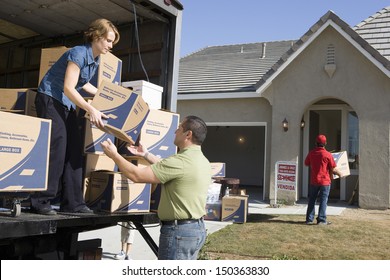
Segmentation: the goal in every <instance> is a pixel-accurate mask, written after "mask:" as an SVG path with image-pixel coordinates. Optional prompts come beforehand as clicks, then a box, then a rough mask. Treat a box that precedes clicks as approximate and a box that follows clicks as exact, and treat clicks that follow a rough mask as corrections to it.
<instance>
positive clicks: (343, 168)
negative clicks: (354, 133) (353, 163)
mask: <svg viewBox="0 0 390 280" xmlns="http://www.w3.org/2000/svg"><path fill="white" fill-rule="evenodd" d="M332 156H333V159H334V161H335V162H336V164H337V167H336V168H337V169H338V170H339V171H340V172H341V173H342V176H341V177H346V176H348V175H350V174H351V172H350V170H349V162H348V155H347V152H346V151H341V152H338V153H332ZM336 178H339V176H338V175H335V174H334V175H333V179H336Z"/></svg>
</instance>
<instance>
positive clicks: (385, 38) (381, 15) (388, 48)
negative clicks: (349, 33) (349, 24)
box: [353, 6, 390, 60]
mask: <svg viewBox="0 0 390 280" xmlns="http://www.w3.org/2000/svg"><path fill="white" fill-rule="evenodd" d="M353 29H354V30H355V31H356V32H357V33H358V34H359V35H360V36H361V37H362V38H363V39H365V40H366V41H367V42H368V43H369V44H370V45H371V46H372V47H374V48H375V49H377V50H378V51H379V53H380V54H382V55H383V56H384V57H386V58H387V59H389V60H390V6H389V7H386V8H383V9H382V10H380V11H379V12H377V13H375V14H373V15H372V16H370V17H368V18H367V19H365V20H364V21H362V22H361V23H359V24H357V25H356V26H355V27H354V28H353Z"/></svg>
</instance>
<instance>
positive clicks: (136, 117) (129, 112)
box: [86, 81, 149, 144]
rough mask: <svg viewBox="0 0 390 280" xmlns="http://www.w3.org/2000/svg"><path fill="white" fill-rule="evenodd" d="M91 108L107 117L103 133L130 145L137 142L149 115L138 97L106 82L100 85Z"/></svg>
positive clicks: (146, 106)
mask: <svg viewBox="0 0 390 280" xmlns="http://www.w3.org/2000/svg"><path fill="white" fill-rule="evenodd" d="M92 106H94V107H95V108H96V109H98V110H100V111H101V112H103V113H104V114H106V115H107V116H108V117H109V119H108V120H106V124H105V127H104V131H105V132H108V133H110V134H112V135H114V136H115V137H117V138H119V139H121V140H123V141H126V142H129V143H131V144H134V143H135V142H136V141H137V138H138V136H139V134H140V132H141V129H142V126H143V124H144V123H145V120H146V117H147V116H148V113H149V107H148V105H147V104H146V103H145V101H144V100H143V99H142V97H141V96H140V95H138V94H136V93H134V92H132V91H131V90H128V89H126V88H124V87H122V86H118V85H115V84H112V83H110V82H107V81H102V83H101V84H100V87H99V89H98V92H97V93H96V95H95V97H94V98H93V100H92ZM86 117H87V118H88V117H89V116H87V115H86Z"/></svg>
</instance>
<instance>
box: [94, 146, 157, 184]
mask: <svg viewBox="0 0 390 280" xmlns="http://www.w3.org/2000/svg"><path fill="white" fill-rule="evenodd" d="M101 145H102V148H103V151H104V153H105V154H106V155H107V156H108V157H109V158H111V159H112V160H113V161H114V162H115V163H116V165H117V166H118V167H119V170H120V171H121V172H122V173H123V175H125V176H126V177H127V178H129V179H130V180H132V181H133V182H135V183H156V184H159V183H161V182H160V180H159V179H158V178H157V177H156V175H154V173H153V170H152V168H150V166H147V167H142V168H141V167H138V166H136V165H134V164H132V163H131V162H129V161H127V160H126V159H124V158H123V157H122V156H121V155H120V154H119V153H118V151H117V148H116V147H115V145H114V144H113V143H112V142H111V140H110V139H107V141H104V142H103V143H101Z"/></svg>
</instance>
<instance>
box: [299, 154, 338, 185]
mask: <svg viewBox="0 0 390 280" xmlns="http://www.w3.org/2000/svg"><path fill="white" fill-rule="evenodd" d="M305 165H307V166H310V184H311V185H315V186H327V185H330V183H331V178H330V175H329V172H330V170H332V169H333V168H335V167H336V163H335V161H334V159H333V156H332V154H331V153H329V152H328V151H327V150H325V148H324V147H317V148H314V149H313V150H311V151H310V152H309V154H308V155H307V156H306V159H305Z"/></svg>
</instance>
